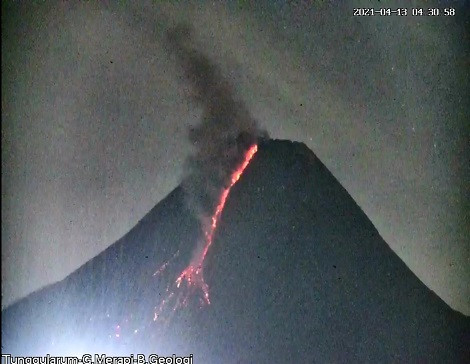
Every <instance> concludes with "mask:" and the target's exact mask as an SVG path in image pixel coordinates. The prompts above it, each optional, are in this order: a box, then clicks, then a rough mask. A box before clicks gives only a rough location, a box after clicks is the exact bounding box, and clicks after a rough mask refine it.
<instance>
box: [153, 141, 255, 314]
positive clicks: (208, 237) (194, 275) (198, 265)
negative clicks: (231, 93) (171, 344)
mask: <svg viewBox="0 0 470 364" xmlns="http://www.w3.org/2000/svg"><path fill="white" fill-rule="evenodd" d="M257 151H258V146H257V145H256V144H255V145H252V146H251V147H250V149H248V151H247V152H246V154H245V159H244V161H243V163H242V164H241V165H240V166H239V167H238V168H237V169H236V170H235V171H234V172H233V173H232V175H231V178H230V185H229V187H227V188H225V189H224V190H223V191H222V194H221V195H220V198H219V201H218V204H217V207H216V209H215V212H214V214H213V215H212V217H211V220H210V221H211V224H210V225H209V227H208V228H207V229H206V230H205V231H204V247H203V249H202V250H201V251H200V252H197V254H196V256H195V257H194V258H193V260H192V262H191V263H190V264H189V265H188V266H187V267H186V268H185V269H184V270H183V271H182V272H181V274H180V275H179V276H178V278H177V279H176V281H175V284H176V288H180V286H181V284H182V283H183V281H185V282H186V285H187V287H188V288H190V291H189V292H188V294H187V295H186V296H185V297H184V298H183V299H181V297H179V298H178V299H177V300H176V303H175V305H174V307H173V311H175V310H176V309H177V308H178V307H180V306H185V305H186V304H187V298H188V296H189V294H191V293H192V292H193V291H194V290H197V289H201V290H202V293H203V295H204V301H205V303H207V304H210V299H209V286H208V285H207V283H206V282H205V281H204V277H203V272H202V268H203V263H204V259H205V257H206V255H207V252H208V251H209V248H210V246H211V245H212V240H213V238H214V233H215V229H216V228H217V223H218V222H219V218H220V215H221V214H222V211H223V209H224V206H225V202H226V201H227V197H228V195H229V193H230V189H231V188H232V187H233V185H234V184H235V183H237V181H238V180H239V179H240V177H241V175H242V173H243V171H244V170H245V168H246V167H247V166H248V164H249V163H250V161H251V160H252V158H253V157H254V155H255V153H256V152H257ZM167 264H168V262H167V263H165V264H164V265H163V266H162V268H160V269H159V270H158V271H157V272H155V273H156V274H157V273H158V272H159V271H162V270H164V269H165V267H166V265H167ZM167 293H168V296H167V298H166V299H164V300H163V301H162V303H161V304H160V306H159V307H158V308H157V307H156V308H155V309H156V311H155V313H154V321H156V320H157V318H158V317H159V316H160V314H161V313H162V311H163V309H164V308H165V306H166V305H167V304H168V302H169V301H170V300H171V299H172V298H173V296H174V295H175V292H174V291H170V290H169V288H168V289H167Z"/></svg>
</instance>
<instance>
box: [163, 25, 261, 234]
mask: <svg viewBox="0 0 470 364" xmlns="http://www.w3.org/2000/svg"><path fill="white" fill-rule="evenodd" d="M191 33H192V30H191V28H190V27H189V26H187V25H179V26H177V27H176V28H173V29H171V30H170V31H168V33H167V42H168V45H169V46H170V49H171V51H172V52H173V53H174V54H175V55H176V57H177V60H178V62H179V63H180V64H181V66H182V69H183V72H184V74H185V77H186V78H187V80H188V82H189V84H190V86H191V90H192V96H193V98H194V101H195V102H196V103H197V104H198V105H199V106H200V107H202V111H203V112H202V118H201V121H200V123H199V125H197V126H196V127H195V128H191V129H190V130H189V139H190V141H191V143H192V144H193V146H194V152H193V154H192V155H191V156H190V157H189V158H188V159H187V161H186V166H185V167H186V168H185V170H186V175H185V177H184V180H183V183H182V185H183V189H184V191H185V194H186V199H187V203H188V205H189V208H190V209H191V210H192V211H193V212H194V213H195V214H196V216H197V217H198V218H199V219H200V220H201V224H202V225H204V224H205V221H206V219H208V218H209V217H210V216H211V215H212V214H213V213H214V211H215V208H216V204H217V200H218V198H219V197H220V194H221V192H222V190H223V189H224V188H227V187H228V186H229V184H230V175H231V173H232V172H233V171H234V170H235V169H236V168H237V166H239V165H240V163H242V162H243V159H244V153H246V151H247V150H248V148H249V147H250V146H251V145H252V144H255V143H257V141H258V140H259V139H260V138H267V137H268V135H267V133H266V132H265V131H263V130H261V129H260V128H259V127H258V125H257V122H256V120H255V119H254V118H253V117H252V116H251V114H250V112H249V111H248V109H247V108H246V106H245V104H244V103H243V102H242V101H241V100H240V99H238V98H237V97H236V96H235V94H234V90H233V88H232V86H231V85H230V84H229V82H228V81H227V80H226V79H224V77H223V75H222V73H221V71H220V69H219V68H218V67H217V66H216V65H215V64H214V63H212V62H211V60H210V59H209V58H208V57H207V56H206V55H204V54H203V53H201V52H200V51H199V50H197V49H195V48H194V47H192V46H191V44H192V37H191Z"/></svg>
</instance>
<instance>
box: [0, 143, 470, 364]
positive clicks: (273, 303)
mask: <svg viewBox="0 0 470 364" xmlns="http://www.w3.org/2000/svg"><path fill="white" fill-rule="evenodd" d="M199 234H200V226H199V222H198V220H197V219H196V218H195V217H194V216H193V214H191V213H190V211H189V210H188V208H187V207H186V205H185V203H184V196H183V191H182V188H180V187H178V188H176V189H175V190H174V191H173V192H172V193H171V194H170V195H169V196H167V198H165V199H164V200H163V201H161V202H160V203H158V204H157V205H156V206H155V207H154V208H153V209H152V210H151V211H150V212H149V213H148V214H147V215H146V216H145V217H144V218H143V219H142V220H141V221H140V222H139V223H138V224H137V225H136V226H135V227H134V228H133V229H132V230H131V231H129V232H128V233H127V234H126V235H125V236H124V237H123V238H121V239H120V240H118V241H117V242H116V243H115V244H113V245H111V246H110V247H109V248H108V249H106V250H105V251H103V252H102V253H101V254H99V255H98V256H96V257H95V258H93V259H92V260H90V261H89V262H87V263H86V264H85V265H83V266H82V267H81V268H79V269H78V270H76V271H75V272H73V273H72V274H70V275H69V276H68V277H66V278H65V279H64V280H62V281H60V282H58V283H56V284H53V285H51V286H48V287H46V288H44V289H41V290H39V291H37V292H34V293H32V294H31V295H29V296H27V297H26V298H24V299H22V300H20V301H18V302H17V303H15V304H13V305H11V306H10V307H8V308H6V309H5V310H3V311H2V353H3V354H6V353H9V354H12V355H45V354H48V353H49V354H55V355H65V354H67V355H78V354H83V353H107V354H110V355H124V354H129V353H134V354H138V353H146V354H149V353H157V354H159V355H164V354H165V355H171V354H176V355H180V356H182V355H189V354H193V358H194V362H205V363H254V362H260V363H277V362H279V363H281V362H319V363H330V362H361V363H363V362H374V363H376V362H439V363H440V362H449V363H456V362H464V361H465V360H466V359H468V358H469V357H470V355H469V354H470V353H469V345H468V344H469V340H470V336H469V333H470V320H469V318H468V317H466V316H464V315H462V314H460V313H458V312H456V311H454V310H452V309H451V308H449V307H448V306H447V304H446V303H444V302H443V301H442V300H441V299H440V298H439V297H438V296H437V295H436V294H435V293H434V292H432V291H431V290H430V289H429V288H427V287H426V286H425V285H424V284H423V283H422V282H421V281H420V280H419V279H418V278H417V277H416V276H415V275H414V274H413V273H412V272H411V271H410V269H409V268H408V267H407V266H406V265H405V264H404V263H403V261H402V260H401V259H400V258H399V257H398V256H397V255H396V254H395V253H394V252H393V251H392V250H391V249H390V247H389V246H388V245H387V244H386V242H385V241H384V240H383V239H382V238H381V237H380V235H379V233H378V232H377V230H376V229H375V228H374V226H373V224H372V223H371V222H370V220H369V219H368V218H367V216H366V215H365V214H364V212H363V211H362V210H361V209H360V207H359V206H358V205H357V204H356V203H355V202H354V200H353V199H352V198H351V196H350V195H349V194H348V193H347V191H346V190H345V189H344V188H343V187H342V186H341V185H340V183H339V182H338V181H337V180H336V179H335V178H334V177H333V175H332V174H331V173H330V172H329V171H328V169H327V168H326V167H325V166H324V165H323V164H322V162H321V161H320V160H319V159H318V158H317V157H316V156H315V155H314V153H313V152H311V151H310V150H309V149H308V148H307V147H306V146H305V145H304V144H301V143H294V142H290V141H278V140H264V141H262V142H260V143H259V145H258V152H257V153H256V155H255V156H254V157H253V159H252V160H251V162H250V164H249V165H248V166H247V167H246V169H245V171H244V173H243V175H242V176H241V178H240V180H239V181H238V182H237V183H236V184H234V185H233V187H232V188H231V191H230V194H229V195H228V196H227V200H226V203H225V208H224V209H223V211H222V213H221V215H220V219H219V221H218V226H217V230H216V231H215V233H214V237H213V244H212V246H211V248H210V250H208V252H207V256H206V258H205V260H204V270H205V273H204V279H205V281H206V283H207V285H208V289H209V291H210V297H211V302H210V304H205V305H203V304H202V303H203V301H204V296H203V294H197V293H196V294H194V295H193V296H192V297H189V299H188V302H187V304H186V305H184V307H180V308H178V309H177V310H168V312H166V314H165V315H162V317H161V320H160V318H159V320H154V313H155V309H156V308H157V307H158V306H159V304H161V302H162V300H165V299H167V298H168V295H169V287H171V285H172V284H173V283H174V279H175V277H178V275H179V274H180V273H181V272H182V271H183V270H184V269H185V267H186V266H187V265H188V263H189V262H190V261H191V259H192V252H193V251H194V248H195V246H196V240H197V237H198V235H199ZM159 269H160V270H159ZM157 270H159V271H158V274H155V273H156V271H157Z"/></svg>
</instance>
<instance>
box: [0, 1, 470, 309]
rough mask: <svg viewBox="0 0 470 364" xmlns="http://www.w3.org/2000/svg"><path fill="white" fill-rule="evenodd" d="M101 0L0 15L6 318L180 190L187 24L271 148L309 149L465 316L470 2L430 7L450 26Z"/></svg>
mask: <svg viewBox="0 0 470 364" xmlns="http://www.w3.org/2000/svg"><path fill="white" fill-rule="evenodd" d="M110 3H111V4H108V5H105V3H104V2H94V1H87V2H80V3H78V2H47V3H46V4H43V3H42V2H41V1H36V2H35V4H33V2H23V3H22V5H21V6H20V5H19V3H18V2H13V1H5V2H2V15H3V16H2V197H3V199H2V242H3V244H2V283H3V284H2V296H3V299H2V306H4V305H5V304H9V303H11V302H12V301H13V300H15V299H17V298H19V297H21V296H24V295H25V294H27V293H30V292H32V291H33V290H35V289H37V288H39V287H42V286H44V285H45V284H48V283H51V282H54V281H56V280H60V279H62V278H64V277H65V276H66V275H67V274H69V273H70V272H72V271H73V270H74V269H76V268H77V267H79V266H80V265H81V264H83V263H84V262H86V261H87V260H88V259H90V258H92V257H93V256H95V255H96V254H98V253H99V252H101V251H102V250H104V249H105V248H106V247H107V246H109V245H110V244H112V243H113V242H114V241H116V240H117V239H118V238H120V237H121V236H122V235H123V234H125V233H126V232H127V231H128V230H129V229H130V228H131V227H132V226H133V225H135V223H136V222H137V221H138V220H140V219H141V218H142V217H143V216H144V215H145V214H146V213H147V212H148V211H149V210H150V209H151V208H152V207H153V206H154V205H155V204H156V203H157V202H158V201H160V200H161V199H162V198H163V197H165V195H166V194H167V193H169V192H170V191H171V190H172V189H173V188H175V187H176V186H177V185H178V184H179V181H180V178H181V176H182V164H183V161H184V158H185V156H187V154H188V153H189V151H190V145H189V142H188V141H187V139H186V135H187V128H188V126H189V125H193V124H195V123H197V122H198V117H199V115H200V110H199V109H198V108H197V107H196V106H195V105H193V104H192V103H191V102H190V101H189V98H188V96H189V95H190V92H191V91H190V90H189V88H188V86H187V84H186V83H185V82H184V79H183V77H182V74H181V72H180V69H179V68H178V66H177V65H175V64H174V63H173V62H172V60H171V58H170V57H169V55H168V53H167V52H166V51H165V49H164V46H163V44H164V43H163V34H164V32H165V31H166V30H167V29H168V28H169V27H170V26H172V25H174V24H176V23H178V22H180V21H187V22H189V23H190V24H192V25H193V26H194V28H195V40H196V42H197V45H196V46H197V47H198V48H199V49H201V50H202V51H204V52H205V53H206V54H208V56H209V57H210V58H211V59H213V61H214V62H216V63H218V64H220V66H221V68H222V69H223V71H224V73H225V76H226V77H227V78H228V79H230V80H231V82H232V83H233V84H234V87H235V89H236V90H237V91H238V93H239V95H240V96H241V98H243V100H244V101H245V102H246V103H247V105H248V107H249V108H250V110H251V112H252V114H253V115H254V116H255V117H256V118H257V119H258V121H259V123H260V124H261V125H262V126H263V127H264V128H266V129H267V130H268V131H269V133H270V135H271V136H272V137H274V138H282V139H292V140H296V141H302V142H304V143H306V144H307V145H308V146H309V147H310V148H311V149H312V150H313V151H314V152H315V153H316V154H317V155H318V157H319V158H320V159H321V160H322V161H323V162H324V163H325V165H326V166H327V167H328V168H329V169H330V170H331V171H332V173H333V174H334V175H335V176H336V178H337V179H338V180H339V181H340V182H341V183H342V184H343V185H344V186H345V188H346V189H347V190H348V192H349V193H350V194H351V195H352V197H353V198H354V199H355V200H356V201H357V203H358V204H359V206H361V207H362V209H363V210H364V211H365V212H366V214H367V215H368V216H369V218H370V219H371V220H372V222H373V223H374V225H375V226H376V227H377V229H378V231H379V232H380V234H381V235H382V236H383V238H384V239H385V240H386V241H387V242H388V243H389V244H390V246H391V247H392V248H393V249H394V250H395V251H396V252H397V254H398V255H399V256H400V257H402V259H403V260H404V261H405V262H406V263H407V264H408V265H409V267H410V268H411V269H412V270H413V271H414V272H415V273H416V275H417V276H418V277H419V278H420V279H421V280H422V281H423V282H424V283H426V284H427V285H428V286H429V287H430V288H431V289H433V290H434V291H435V292H436V293H437V294H439V295H440V296H441V297H442V298H443V299H444V300H445V301H446V302H447V303H449V304H450V305H451V306H452V307H454V308H456V309H458V310H460V311H463V312H465V313H466V314H470V300H469V297H470V290H469V284H468V282H469V280H470V248H469V239H468V236H469V230H468V226H470V224H468V211H469V209H468V207H469V205H468V200H467V199H466V198H467V197H468V193H467V191H468V188H467V186H466V184H465V181H468V177H469V165H468V160H469V158H468V157H469V153H468V147H467V145H466V141H467V140H468V136H469V133H468V131H469V130H468V111H469V105H468V99H469V97H468V79H469V67H468V59H469V38H468V33H465V26H467V28H468V25H469V24H468V19H470V17H469V15H470V14H469V11H468V8H465V7H464V6H462V4H463V3H464V2H442V4H441V5H439V3H436V4H438V5H439V6H437V5H436V7H439V8H440V10H441V12H443V9H444V5H445V6H447V7H451V6H453V7H454V8H455V10H456V16H454V17H445V16H438V17H426V16H423V17H413V16H411V15H410V14H409V15H408V16H404V17H397V16H392V17H380V16H373V17H354V16H353V7H354V6H360V5H364V4H370V2H362V4H361V2H357V3H356V4H353V2H347V5H346V4H345V3H342V4H343V5H341V6H340V5H336V2H335V3H334V4H335V5H328V3H326V2H318V3H319V4H322V5H319V6H314V5H309V3H310V2H307V1H302V2H297V4H301V5H292V4H291V5H289V6H286V5H282V4H283V2H273V1H266V2H263V1H261V2H256V6H255V5H248V2H245V1H239V2H233V4H232V5H230V6H225V5H223V4H222V3H219V2H215V3H216V4H215V5H214V3H213V2H191V3H186V2H185V3H184V4H173V5H171V4H167V3H166V2H164V4H162V3H161V2H158V1H148V2H145V1H140V2H127V1H116V2H110ZM382 3H383V2H382ZM382 3H381V4H382ZM188 4H190V5H188ZM409 4H410V2H408V1H406V2H403V4H402V5H403V7H405V8H406V9H408V11H409V12H411V8H412V6H411V5H409ZM419 4H421V7H422V8H423V10H424V12H427V9H428V8H430V7H433V6H434V5H435V4H432V3H430V2H426V5H425V6H423V3H421V2H417V3H415V5H416V6H415V7H419ZM382 6H383V5H382ZM376 8H377V9H378V6H377V7H376ZM465 21H466V22H467V23H465ZM280 208H282V207H280ZM312 223H314V222H312Z"/></svg>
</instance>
